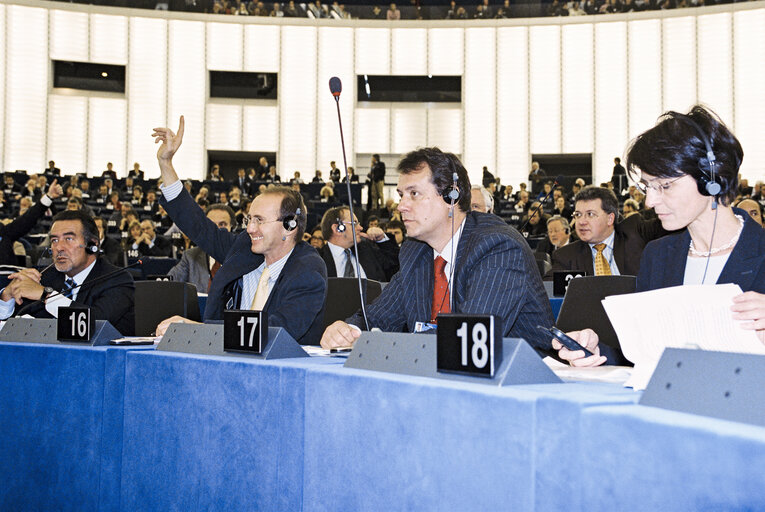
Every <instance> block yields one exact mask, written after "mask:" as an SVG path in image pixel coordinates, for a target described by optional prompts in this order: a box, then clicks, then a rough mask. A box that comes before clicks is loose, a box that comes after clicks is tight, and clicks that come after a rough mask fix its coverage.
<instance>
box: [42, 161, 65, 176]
mask: <svg viewBox="0 0 765 512" xmlns="http://www.w3.org/2000/svg"><path fill="white" fill-rule="evenodd" d="M43 172H44V173H45V174H50V175H51V176H61V169H59V168H58V167H56V162H54V161H53V160H51V161H50V162H48V168H47V169H45V170H44V171H43Z"/></svg>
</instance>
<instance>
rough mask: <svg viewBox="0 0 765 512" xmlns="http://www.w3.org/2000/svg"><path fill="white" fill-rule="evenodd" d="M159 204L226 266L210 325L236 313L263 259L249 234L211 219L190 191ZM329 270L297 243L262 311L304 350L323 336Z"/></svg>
mask: <svg viewBox="0 0 765 512" xmlns="http://www.w3.org/2000/svg"><path fill="white" fill-rule="evenodd" d="M160 204H162V206H163V207H164V208H165V210H167V213H168V214H170V217H171V218H173V219H174V220H175V222H176V224H177V225H178V227H179V228H180V229H181V230H182V231H183V232H184V233H186V235H187V236H188V237H189V238H190V239H191V240H192V241H194V243H196V244H197V245H198V246H199V247H201V248H202V250H203V251H205V252H206V253H207V254H209V255H210V256H212V257H213V258H215V260H217V261H220V262H222V265H221V267H220V269H219V270H218V272H216V274H215V278H213V280H212V284H211V286H210V292H209V294H208V296H207V305H206V306H205V320H222V319H223V310H224V309H236V308H238V307H239V300H240V298H241V293H242V276H244V275H245V274H247V273H248V272H251V271H253V270H255V269H256V268H258V267H259V266H260V264H261V263H263V256H262V255H261V254H255V253H253V252H252V251H251V250H250V247H251V246H252V241H251V240H250V236H249V235H248V234H247V232H246V231H242V232H241V233H239V234H233V233H230V232H229V231H226V230H225V229H219V228H218V226H216V225H215V223H214V222H212V221H211V220H210V219H208V218H207V217H206V216H205V214H204V212H203V211H202V209H201V208H199V206H198V205H197V204H196V202H194V199H193V198H192V197H191V196H190V195H189V193H188V192H186V190H183V191H182V192H181V194H180V195H179V196H178V197H177V198H175V199H174V200H172V201H170V202H168V201H167V200H166V199H165V198H164V197H163V198H162V199H160ZM326 299H327V269H326V266H325V265H324V262H323V261H322V259H321V257H320V256H319V255H318V254H317V253H316V250H315V249H314V248H313V247H311V246H310V245H308V244H307V243H305V242H302V241H301V242H298V244H297V245H296V246H295V249H294V250H293V251H292V254H291V255H290V257H289V259H288V260H287V263H286V264H285V265H284V268H283V269H282V272H281V274H279V279H278V280H277V281H276V286H274V288H273V289H272V290H271V293H270V294H269V295H268V300H267V301H266V305H265V306H264V307H263V310H264V311H265V312H266V314H267V315H268V325H269V326H271V327H284V328H285V329H286V331H287V332H289V333H290V335H291V336H292V337H293V338H295V340H296V341H297V342H298V343H300V344H302V345H318V344H319V341H320V340H321V335H322V333H323V332H324V302H325V301H326Z"/></svg>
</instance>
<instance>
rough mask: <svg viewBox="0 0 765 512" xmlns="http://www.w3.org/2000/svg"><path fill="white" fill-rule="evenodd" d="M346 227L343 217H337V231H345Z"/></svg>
mask: <svg viewBox="0 0 765 512" xmlns="http://www.w3.org/2000/svg"><path fill="white" fill-rule="evenodd" d="M345 230H346V227H345V222H343V219H337V232H338V233H345Z"/></svg>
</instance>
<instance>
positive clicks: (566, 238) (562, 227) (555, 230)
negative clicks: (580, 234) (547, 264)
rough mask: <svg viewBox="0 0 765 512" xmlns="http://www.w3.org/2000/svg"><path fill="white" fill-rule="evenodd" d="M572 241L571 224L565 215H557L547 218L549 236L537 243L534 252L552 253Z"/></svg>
mask: <svg viewBox="0 0 765 512" xmlns="http://www.w3.org/2000/svg"><path fill="white" fill-rule="evenodd" d="M570 241H571V226H570V225H569V223H568V220H566V218H565V217H561V216H560V215H555V216H553V217H550V218H549V219H547V238H545V239H544V240H542V241H541V242H539V243H538V244H537V247H536V249H535V251H534V252H538V253H545V254H549V255H552V253H553V251H555V250H556V249H560V248H561V247H563V246H565V245H568V244H569V242H570Z"/></svg>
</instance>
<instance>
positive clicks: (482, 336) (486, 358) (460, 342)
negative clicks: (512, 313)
mask: <svg viewBox="0 0 765 512" xmlns="http://www.w3.org/2000/svg"><path fill="white" fill-rule="evenodd" d="M501 339H502V338H501V337H500V336H499V334H497V332H496V330H495V325H494V317H493V316H492V315H464V314H456V313H454V314H442V315H438V330H437V345H436V347H437V349H436V361H437V369H438V371H440V372H441V371H443V372H457V373H466V374H469V375H475V376H478V377H493V376H494V371H495V370H496V367H497V366H498V362H500V361H502V343H501V341H500V342H499V343H495V341H496V340H501Z"/></svg>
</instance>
